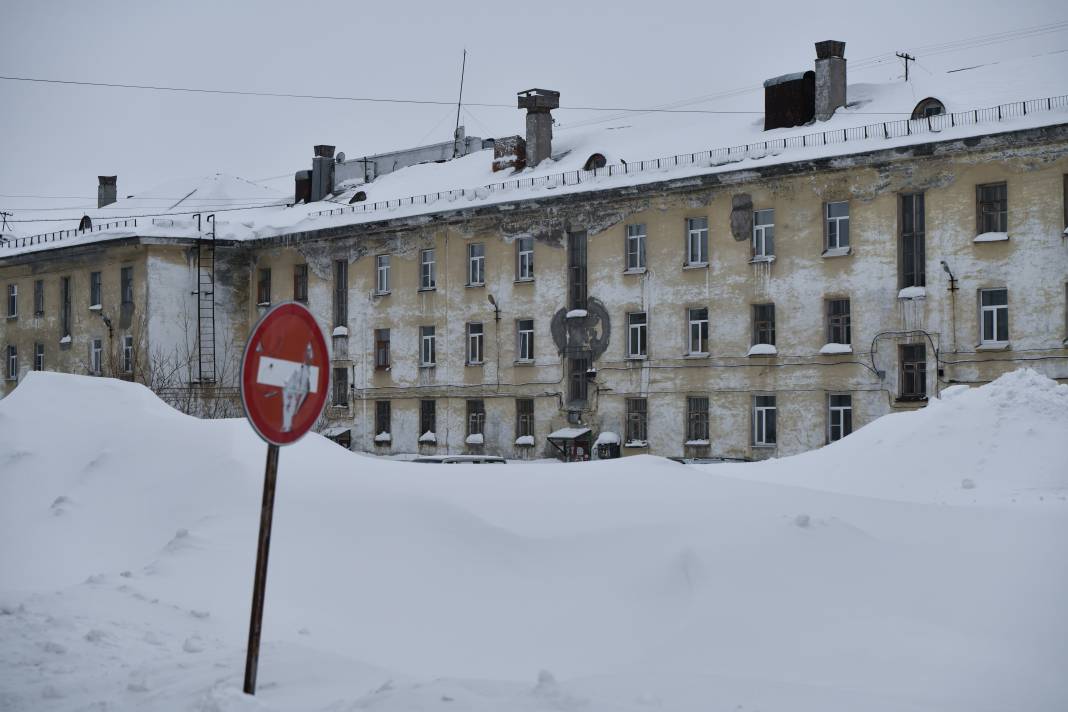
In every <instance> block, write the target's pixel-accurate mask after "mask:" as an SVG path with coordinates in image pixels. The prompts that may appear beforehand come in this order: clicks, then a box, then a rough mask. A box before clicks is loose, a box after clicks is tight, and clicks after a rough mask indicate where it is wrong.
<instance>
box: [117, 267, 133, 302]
mask: <svg viewBox="0 0 1068 712" xmlns="http://www.w3.org/2000/svg"><path fill="white" fill-rule="evenodd" d="M119 285H120V291H121V293H122V303H123V304H133V300H134V298H133V267H123V268H122V269H121V270H120V271H119Z"/></svg>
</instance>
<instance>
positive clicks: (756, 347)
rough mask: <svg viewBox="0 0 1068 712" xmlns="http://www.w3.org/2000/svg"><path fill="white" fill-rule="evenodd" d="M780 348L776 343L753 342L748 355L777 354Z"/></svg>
mask: <svg viewBox="0 0 1068 712" xmlns="http://www.w3.org/2000/svg"><path fill="white" fill-rule="evenodd" d="M778 353H779V350H778V349H777V348H775V345H774V344H753V345H752V346H750V347H749V351H748V352H747V353H746V356H775V355H776V354H778Z"/></svg>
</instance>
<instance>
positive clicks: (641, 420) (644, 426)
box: [627, 398, 649, 444]
mask: <svg viewBox="0 0 1068 712" xmlns="http://www.w3.org/2000/svg"><path fill="white" fill-rule="evenodd" d="M648 439H649V402H648V401H647V400H646V399H645V398H628V399H627V442H628V443H635V444H638V443H644V442H646V441H647V440H648Z"/></svg>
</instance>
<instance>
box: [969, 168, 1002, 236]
mask: <svg viewBox="0 0 1068 712" xmlns="http://www.w3.org/2000/svg"><path fill="white" fill-rule="evenodd" d="M987 191H995V195H993V196H989V195H987V196H984V193H986V192H987ZM988 208H992V209H988ZM991 221H992V223H993V224H991ZM1008 231H1009V184H1008V183H1007V182H1006V181H1000V182H997V183H981V184H979V185H976V186H975V234H976V235H982V234H983V233H987V232H1005V233H1007V232H1008Z"/></svg>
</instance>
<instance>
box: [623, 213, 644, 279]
mask: <svg viewBox="0 0 1068 712" xmlns="http://www.w3.org/2000/svg"><path fill="white" fill-rule="evenodd" d="M647 244H648V243H647V234H646V226H645V223H630V224H629V225H626V226H625V228H624V250H623V253H624V259H623V271H624V272H631V273H638V272H644V271H645V270H646V252H645V250H646V245H647Z"/></svg>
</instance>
